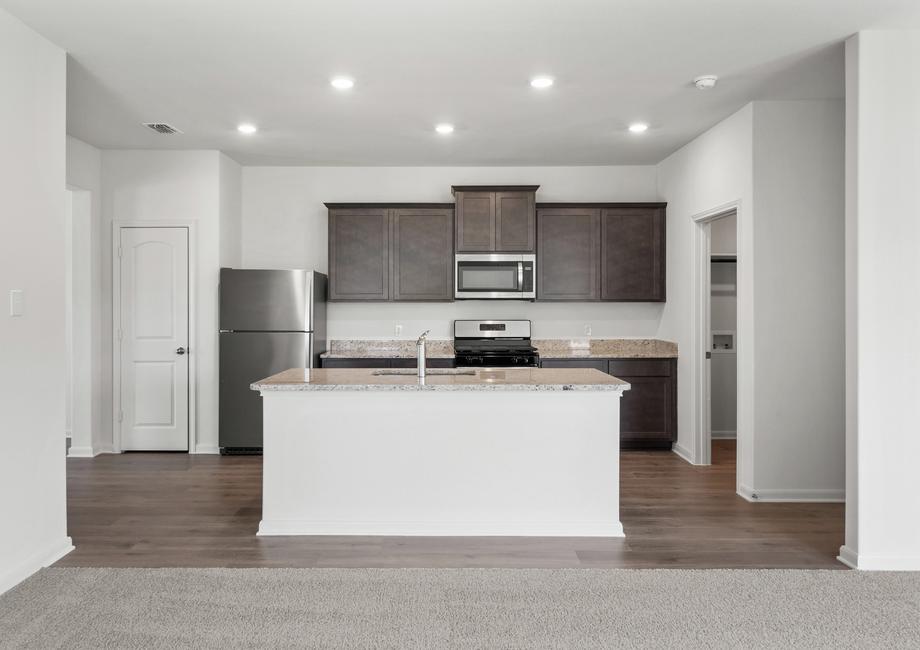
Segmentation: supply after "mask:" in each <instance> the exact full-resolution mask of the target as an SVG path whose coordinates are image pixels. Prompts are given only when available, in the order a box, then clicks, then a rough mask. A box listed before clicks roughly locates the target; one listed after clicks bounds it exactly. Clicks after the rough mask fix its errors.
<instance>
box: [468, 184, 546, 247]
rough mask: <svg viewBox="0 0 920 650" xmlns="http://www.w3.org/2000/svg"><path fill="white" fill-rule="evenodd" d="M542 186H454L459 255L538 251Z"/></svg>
mask: <svg viewBox="0 0 920 650" xmlns="http://www.w3.org/2000/svg"><path fill="white" fill-rule="evenodd" d="M538 187H539V186H538V185H494V186H493V185H454V186H453V188H452V190H453V193H454V196H455V197H456V201H457V217H456V223H457V235H456V238H457V252H458V253H492V252H501V253H522V252H523V253H528V252H533V251H534V250H535V245H536V217H535V196H536V194H535V193H536V191H537V188H538Z"/></svg>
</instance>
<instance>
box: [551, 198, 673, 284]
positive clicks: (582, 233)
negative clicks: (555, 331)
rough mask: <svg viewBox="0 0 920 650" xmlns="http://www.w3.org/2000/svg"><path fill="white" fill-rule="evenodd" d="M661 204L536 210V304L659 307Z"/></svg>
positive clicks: (662, 250)
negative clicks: (570, 302)
mask: <svg viewBox="0 0 920 650" xmlns="http://www.w3.org/2000/svg"><path fill="white" fill-rule="evenodd" d="M665 207H666V206H665V204H664V203H540V204H538V205H537V275H538V281H537V299H538V300H573V301H589V300H601V301H610V302H664V300H665Z"/></svg>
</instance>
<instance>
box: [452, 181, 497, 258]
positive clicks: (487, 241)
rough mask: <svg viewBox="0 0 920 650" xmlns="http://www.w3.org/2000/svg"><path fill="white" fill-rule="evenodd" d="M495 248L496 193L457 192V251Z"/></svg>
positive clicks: (492, 249)
mask: <svg viewBox="0 0 920 650" xmlns="http://www.w3.org/2000/svg"><path fill="white" fill-rule="evenodd" d="M494 250H495V193H494V192H457V251H459V252H461V253H477V252H485V253H491V252H492V251H494Z"/></svg>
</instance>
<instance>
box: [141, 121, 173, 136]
mask: <svg viewBox="0 0 920 650" xmlns="http://www.w3.org/2000/svg"><path fill="white" fill-rule="evenodd" d="M144 126H146V127H147V128H148V129H150V130H151V131H156V132H157V133H159V134H161V135H172V134H173V133H182V131H180V130H179V129H177V128H176V127H174V126H171V125H169V124H167V123H166V122H144Z"/></svg>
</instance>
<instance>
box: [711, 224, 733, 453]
mask: <svg viewBox="0 0 920 650" xmlns="http://www.w3.org/2000/svg"><path fill="white" fill-rule="evenodd" d="M737 222H738V215H737V212H736V211H733V212H731V213H729V214H726V215H724V216H721V217H718V218H716V219H713V220H712V221H711V222H709V235H710V236H709V244H710V251H709V278H710V284H709V340H710V344H709V352H710V358H709V378H710V385H709V403H710V418H709V438H710V459H711V462H712V464H714V465H719V464H728V463H731V465H733V466H734V465H735V461H736V458H737V438H738V355H737V343H738V254H737V239H738V238H737V231H738V224H737Z"/></svg>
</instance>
